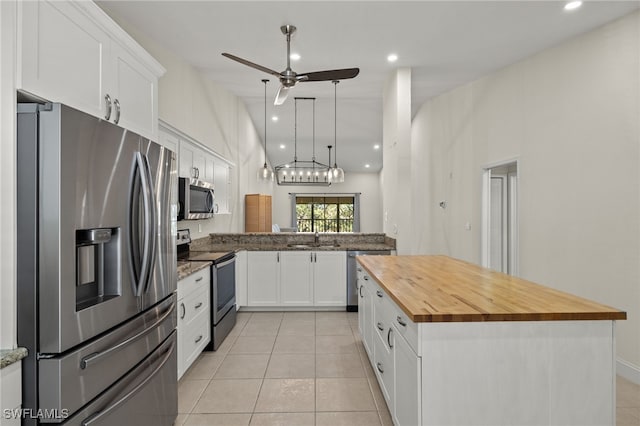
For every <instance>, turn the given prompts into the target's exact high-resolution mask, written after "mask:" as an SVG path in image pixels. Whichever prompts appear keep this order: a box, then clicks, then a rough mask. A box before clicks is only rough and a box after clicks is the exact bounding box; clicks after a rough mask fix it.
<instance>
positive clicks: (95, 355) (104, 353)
mask: <svg viewBox="0 0 640 426" xmlns="http://www.w3.org/2000/svg"><path fill="white" fill-rule="evenodd" d="M175 308H176V302H171V306H170V307H169V309H167V311H166V312H165V313H164V314H163V315H162V316H161V317H160V318H159V319H158V321H156V322H154V323H153V324H151V325H150V326H149V327H147V328H145V329H144V330H142V331H141V332H139V333H138V334H136V335H135V336H131V337H129V338H128V339H127V340H123V341H122V342H120V343H118V344H117V345H115V346H111V347H110V348H109V349H107V350H106V351H102V352H95V353H92V354H91V355H87V356H86V357H84V358H82V360H81V361H80V368H81V369H83V370H84V369H85V368H87V367H89V364H91V363H94V362H96V361H97V360H99V359H100V358H102V357H104V356H107V355H109V354H110V353H112V352H116V351H119V350H120V349H122V348H124V347H125V346H127V345H129V344H131V343H133V342H135V341H136V340H138V339H139V338H141V337H142V336H144V335H145V334H147V333H149V332H150V331H152V330H153V329H154V328H156V327H157V326H159V325H160V324H161V323H162V321H164V320H165V319H167V317H168V316H169V315H171V313H172V312H173V310H174V309H175Z"/></svg>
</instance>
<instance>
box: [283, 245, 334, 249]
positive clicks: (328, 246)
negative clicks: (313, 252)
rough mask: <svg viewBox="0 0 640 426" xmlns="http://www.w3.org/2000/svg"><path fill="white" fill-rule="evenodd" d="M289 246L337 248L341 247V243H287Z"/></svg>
mask: <svg viewBox="0 0 640 426" xmlns="http://www.w3.org/2000/svg"><path fill="white" fill-rule="evenodd" d="M287 247H293V248H321V249H322V248H335V247H340V244H287Z"/></svg>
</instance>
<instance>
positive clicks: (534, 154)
mask: <svg viewBox="0 0 640 426" xmlns="http://www.w3.org/2000/svg"><path fill="white" fill-rule="evenodd" d="M411 138H412V141H411V151H412V163H411V168H412V172H411V173H412V185H411V188H412V194H413V200H414V206H413V209H414V214H413V218H412V228H413V229H414V230H415V231H414V233H412V234H409V235H402V234H401V235H399V239H402V238H408V239H409V241H407V242H401V241H400V240H399V241H398V245H399V246H400V244H401V243H402V244H404V243H408V244H410V246H411V247H412V249H411V250H412V252H413V253H444V254H448V255H451V256H454V257H459V258H463V259H467V260H470V261H472V262H476V263H479V262H480V217H481V198H480V196H481V189H482V187H481V176H482V168H483V166H486V165H488V164H490V163H495V162H500V161H503V160H507V159H512V158H516V157H517V158H518V160H519V182H520V189H519V209H520V222H519V236H520V245H519V250H520V259H519V260H520V275H521V276H522V277H524V278H526V279H530V280H532V281H536V282H539V283H541V284H545V285H549V286H551V287H554V288H558V289H560V290H564V291H567V292H570V293H574V294H577V295H580V296H583V297H586V298H589V299H593V300H596V301H599V302H602V303H605V304H608V305H611V306H614V307H617V308H620V309H623V310H625V311H627V313H628V320H627V321H619V322H618V324H617V346H618V348H617V349H618V356H619V357H620V358H622V359H623V360H625V361H626V362H628V363H631V364H633V365H635V367H636V368H638V374H640V13H635V14H632V15H629V16H627V17H624V18H622V19H620V20H618V21H616V22H613V23H611V24H608V25H606V26H604V27H602V28H599V29H597V30H595V31H592V32H590V33H588V34H585V35H582V36H580V37H577V38H575V39H572V40H570V41H568V42H565V43H563V44H561V45H558V46H556V47H554V48H551V49H548V50H546V51H543V52H541V53H539V54H537V55H534V56H532V57H530V58H528V59H526V60H523V61H521V62H519V63H517V64H514V65H512V66H509V67H507V68H505V69H503V70H500V71H498V72H496V73H493V74H491V75H489V76H486V77H484V78H482V79H480V80H478V81H476V82H474V83H472V84H468V85H465V86H463V87H460V88H457V89H455V90H453V91H451V92H449V93H447V94H444V95H442V96H439V97H438V98H436V99H433V100H431V101H429V102H427V103H425V104H424V105H423V106H422V107H421V109H420V110H419V112H418V113H417V114H416V116H415V118H414V120H413V123H412V136H411ZM386 153H387V151H386V150H385V155H386ZM386 166H387V161H386V157H385V168H386ZM385 174H386V169H385ZM388 190H389V189H388V188H385V191H388ZM385 193H386V192H385ZM441 200H446V201H447V202H448V205H447V208H446V209H445V210H443V209H441V208H440V207H438V203H439V202H440V201H441ZM418 212H424V213H423V214H422V215H419V214H418ZM466 222H470V223H471V230H470V231H467V230H465V228H464V224H465V223H466ZM638 377H640V375H639V376H638Z"/></svg>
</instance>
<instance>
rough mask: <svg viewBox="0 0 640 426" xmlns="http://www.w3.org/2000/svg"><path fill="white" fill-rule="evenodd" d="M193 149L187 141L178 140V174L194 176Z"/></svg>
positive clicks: (186, 176)
mask: <svg viewBox="0 0 640 426" xmlns="http://www.w3.org/2000/svg"><path fill="white" fill-rule="evenodd" d="M193 150H194V146H193V145H191V144H190V143H188V142H185V141H182V140H181V141H180V155H179V156H178V157H179V167H178V175H179V176H180V177H185V178H195V171H194V169H193Z"/></svg>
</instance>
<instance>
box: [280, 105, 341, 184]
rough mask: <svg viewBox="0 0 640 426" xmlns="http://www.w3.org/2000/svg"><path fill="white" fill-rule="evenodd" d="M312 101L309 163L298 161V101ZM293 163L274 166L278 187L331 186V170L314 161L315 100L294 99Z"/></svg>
mask: <svg viewBox="0 0 640 426" xmlns="http://www.w3.org/2000/svg"><path fill="white" fill-rule="evenodd" d="M299 100H310V101H313V137H312V141H313V150H312V152H313V154H312V157H311V161H303V160H298V101H299ZM293 122H294V125H293V161H291V162H289V163H285V164H281V165H279V166H276V168H275V174H276V181H277V183H278V185H311V186H329V185H331V179H330V175H331V168H330V167H329V166H327V165H326V164H322V163H320V162H318V161H316V98H301V97H296V98H294V120H293Z"/></svg>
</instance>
